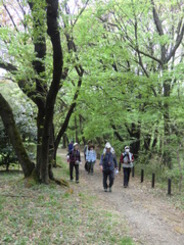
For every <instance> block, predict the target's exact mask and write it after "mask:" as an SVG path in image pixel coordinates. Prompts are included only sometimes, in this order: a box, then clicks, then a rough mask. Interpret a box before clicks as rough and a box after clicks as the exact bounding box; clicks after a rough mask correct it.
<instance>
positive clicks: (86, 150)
mask: <svg viewBox="0 0 184 245" xmlns="http://www.w3.org/2000/svg"><path fill="white" fill-rule="evenodd" d="M90 144H91V141H90V140H88V142H87V145H85V146H84V160H85V161H86V155H87V153H88V150H89V146H90Z"/></svg>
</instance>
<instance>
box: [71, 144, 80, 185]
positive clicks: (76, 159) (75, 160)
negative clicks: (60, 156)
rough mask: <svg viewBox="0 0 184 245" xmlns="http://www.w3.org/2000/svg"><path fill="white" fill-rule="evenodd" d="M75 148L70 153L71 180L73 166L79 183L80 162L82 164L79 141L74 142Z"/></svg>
mask: <svg viewBox="0 0 184 245" xmlns="http://www.w3.org/2000/svg"><path fill="white" fill-rule="evenodd" d="M73 146H74V148H73V150H72V151H71V152H70V153H69V156H70V159H69V160H70V180H71V181H73V168H75V180H76V183H79V164H81V156H80V151H79V146H78V143H74V145H73Z"/></svg>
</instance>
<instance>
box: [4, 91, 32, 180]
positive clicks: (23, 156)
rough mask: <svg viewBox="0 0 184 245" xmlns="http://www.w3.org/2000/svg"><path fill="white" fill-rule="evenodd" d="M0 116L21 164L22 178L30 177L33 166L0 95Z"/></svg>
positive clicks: (9, 110) (6, 105) (5, 102)
mask: <svg viewBox="0 0 184 245" xmlns="http://www.w3.org/2000/svg"><path fill="white" fill-rule="evenodd" d="M0 115H1V118H2V121H3V124H4V127H5V129H6V131H7V134H8V136H9V138H10V141H11V143H12V145H13V148H14V149H15V152H16V155H17V157H18V160H19V163H20V164H21V167H22V170H23V172H24V176H25V177H28V176H30V175H31V173H32V171H33V169H34V168H35V165H34V163H33V162H31V160H30V159H29V157H28V154H27V152H26V150H25V148H24V145H23V143H22V140H21V137H20V134H19V132H18V129H17V127H16V124H15V120H14V117H13V113H12V109H11V107H10V106H9V104H8V102H7V101H6V100H5V99H4V97H3V96H2V94H0Z"/></svg>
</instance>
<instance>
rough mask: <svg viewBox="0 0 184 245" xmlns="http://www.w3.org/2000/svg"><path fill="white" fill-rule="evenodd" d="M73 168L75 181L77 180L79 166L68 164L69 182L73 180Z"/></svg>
mask: <svg viewBox="0 0 184 245" xmlns="http://www.w3.org/2000/svg"><path fill="white" fill-rule="evenodd" d="M73 168H75V180H76V181H78V180H79V165H77V164H74V163H72V162H70V180H73Z"/></svg>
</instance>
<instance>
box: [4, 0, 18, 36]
mask: <svg viewBox="0 0 184 245" xmlns="http://www.w3.org/2000/svg"><path fill="white" fill-rule="evenodd" d="M3 7H4V8H5V10H6V12H7V14H8V15H9V17H10V20H11V22H12V23H13V26H14V27H15V29H16V31H17V32H19V30H18V28H17V26H16V24H15V22H14V20H13V17H12V16H11V14H10V12H9V10H8V8H7V7H6V4H4V3H3Z"/></svg>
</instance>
